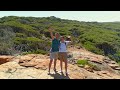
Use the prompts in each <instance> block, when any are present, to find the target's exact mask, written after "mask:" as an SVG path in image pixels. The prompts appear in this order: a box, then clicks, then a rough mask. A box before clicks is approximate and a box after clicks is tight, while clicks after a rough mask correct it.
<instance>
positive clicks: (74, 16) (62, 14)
mask: <svg viewBox="0 0 120 90" xmlns="http://www.w3.org/2000/svg"><path fill="white" fill-rule="evenodd" d="M3 16H32V17H49V16H55V17H59V18H62V19H70V20H78V21H90V22H91V21H97V22H113V21H120V11H0V17H3Z"/></svg>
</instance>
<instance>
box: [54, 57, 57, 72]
mask: <svg viewBox="0 0 120 90" xmlns="http://www.w3.org/2000/svg"><path fill="white" fill-rule="evenodd" d="M56 61H57V59H55V60H54V71H56Z"/></svg>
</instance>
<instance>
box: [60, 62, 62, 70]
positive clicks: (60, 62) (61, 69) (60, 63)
mask: <svg viewBox="0 0 120 90" xmlns="http://www.w3.org/2000/svg"><path fill="white" fill-rule="evenodd" d="M60 67H61V72H62V60H60Z"/></svg>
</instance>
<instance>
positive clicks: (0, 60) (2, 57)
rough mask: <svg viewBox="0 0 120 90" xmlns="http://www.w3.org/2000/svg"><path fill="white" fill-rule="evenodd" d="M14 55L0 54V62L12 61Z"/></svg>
mask: <svg viewBox="0 0 120 90" xmlns="http://www.w3.org/2000/svg"><path fill="white" fill-rule="evenodd" d="M13 57H14V56H0V64H4V63H6V62H9V61H11V59H12V58H13Z"/></svg>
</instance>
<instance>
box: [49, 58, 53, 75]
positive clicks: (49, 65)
mask: <svg viewBox="0 0 120 90" xmlns="http://www.w3.org/2000/svg"><path fill="white" fill-rule="evenodd" d="M52 62H53V60H50V63H49V73H50V68H51V65H52Z"/></svg>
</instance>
